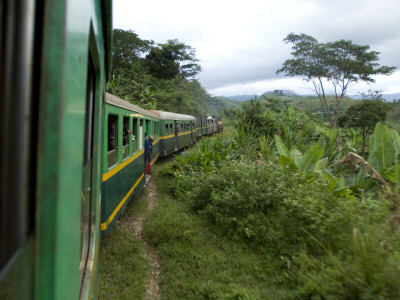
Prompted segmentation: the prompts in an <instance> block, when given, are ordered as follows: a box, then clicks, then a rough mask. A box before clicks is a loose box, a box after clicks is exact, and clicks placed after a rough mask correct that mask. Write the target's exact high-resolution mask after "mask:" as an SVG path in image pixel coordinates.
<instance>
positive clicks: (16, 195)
mask: <svg viewBox="0 0 400 300" xmlns="http://www.w3.org/2000/svg"><path fill="white" fill-rule="evenodd" d="M36 6H37V7H36ZM41 6H43V5H39V4H38V5H36V2H34V1H0V281H1V282H2V283H3V281H2V279H3V275H4V274H6V273H7V272H8V270H9V268H10V267H11V266H13V265H14V262H15V260H14V259H13V257H14V258H15V257H17V256H18V250H19V249H22V248H21V247H22V246H23V244H24V243H25V241H26V239H27V237H28V235H29V234H31V233H33V231H34V229H35V212H36V211H35V203H36V171H37V166H36V163H37V160H36V158H37V156H38V155H37V153H36V151H37V141H38V130H37V127H38V123H39V120H38V115H39V113H38V103H39V94H40V91H41V90H40V89H38V88H37V87H38V86H40V85H41V84H40V83H41V82H40V76H39V75H40V72H39V69H40V70H41V68H39V67H40V66H41V65H40V61H41V59H42V57H41V53H42V51H41V45H42V39H41V35H40V34H35V29H40V28H41V24H39V22H38V23H37V24H35V21H36V17H37V16H40V14H41V13H42V9H41ZM33 7H35V8H36V9H37V11H35V10H34V9H32V8H33ZM35 14H37V16H35ZM35 25H38V26H35ZM38 32H39V30H38ZM27 262H28V260H27ZM12 288H13V286H10V289H12ZM2 292H3V290H2V291H1V292H0V294H1V295H2V296H3V297H2V298H4V293H2ZM6 294H7V293H6ZM5 298H7V295H6V297H5Z"/></svg>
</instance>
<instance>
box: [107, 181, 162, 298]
mask: <svg viewBox="0 0 400 300" xmlns="http://www.w3.org/2000/svg"><path fill="white" fill-rule="evenodd" d="M157 204H158V196H157V188H156V178H152V179H151V180H150V181H149V183H148V185H147V187H146V188H145V190H144V191H143V192H142V193H141V195H139V196H138V197H137V198H135V199H133V201H132V202H131V203H130V205H128V207H127V209H126V211H125V213H124V214H123V216H122V217H121V218H119V220H118V221H117V222H116V224H115V225H116V226H114V227H113V229H112V233H111V234H109V235H108V236H107V237H106V238H105V239H103V240H102V241H101V247H102V252H101V267H100V295H99V296H100V297H99V299H152V300H153V299H155V300H158V299H161V290H160V286H159V282H160V272H161V269H160V263H159V257H158V253H157V252H156V251H155V249H154V247H153V246H152V245H151V244H150V241H149V239H148V238H147V237H146V236H145V233H144V230H143V228H144V224H145V222H146V220H147V218H148V216H149V215H150V213H151V211H152V210H153V209H154V208H155V207H156V206H157Z"/></svg>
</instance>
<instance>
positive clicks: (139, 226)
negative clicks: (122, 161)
mask: <svg viewBox="0 0 400 300" xmlns="http://www.w3.org/2000/svg"><path fill="white" fill-rule="evenodd" d="M145 189H147V197H146V198H147V201H148V206H147V209H146V212H145V213H144V215H143V216H140V217H137V218H136V219H135V220H134V221H133V231H134V234H135V236H136V237H137V239H138V240H139V242H141V243H142V245H143V249H144V250H145V252H146V257H147V260H148V263H149V267H150V282H149V283H148V284H147V293H146V299H148V300H153V299H157V300H158V299H161V290H160V287H159V276H160V263H159V260H158V255H157V253H156V251H155V250H154V248H153V246H152V245H150V243H149V242H148V240H147V239H146V237H145V236H144V235H143V223H144V221H145V218H146V216H147V215H148V214H149V213H150V212H151V211H152V210H153V208H154V207H155V206H156V205H157V189H156V185H155V181H154V180H152V179H150V181H149V183H148V184H147V187H145Z"/></svg>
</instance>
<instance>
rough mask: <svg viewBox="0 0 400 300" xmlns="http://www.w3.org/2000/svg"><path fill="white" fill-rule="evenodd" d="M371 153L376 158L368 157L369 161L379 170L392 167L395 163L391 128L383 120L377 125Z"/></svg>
mask: <svg viewBox="0 0 400 300" xmlns="http://www.w3.org/2000/svg"><path fill="white" fill-rule="evenodd" d="M371 153H372V154H373V156H374V158H375V159H374V160H371V161H370V160H369V159H368V162H369V163H370V164H371V165H372V166H373V167H374V168H375V169H376V170H378V171H379V170H382V169H387V168H390V167H391V166H392V165H393V163H394V159H395V149H394V147H393V144H392V139H391V137H390V133H389V129H388V128H387V126H386V125H383V124H382V123H381V122H378V123H377V124H376V127H375V131H374V141H373V147H372V148H371ZM374 164H376V165H374Z"/></svg>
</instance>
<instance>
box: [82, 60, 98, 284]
mask: <svg viewBox="0 0 400 300" xmlns="http://www.w3.org/2000/svg"><path fill="white" fill-rule="evenodd" d="M95 85H96V78H95V70H94V67H93V62H92V60H91V58H90V57H89V68H88V81H87V92H86V115H85V141H84V155H83V176H82V191H81V196H82V199H81V200H82V213H81V246H82V248H81V262H80V267H79V274H80V283H81V286H82V285H83V281H84V277H85V269H86V264H87V260H88V256H89V246H90V242H91V241H90V229H91V203H92V167H93V151H94V150H93V148H94V147H93V132H94V104H95Z"/></svg>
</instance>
